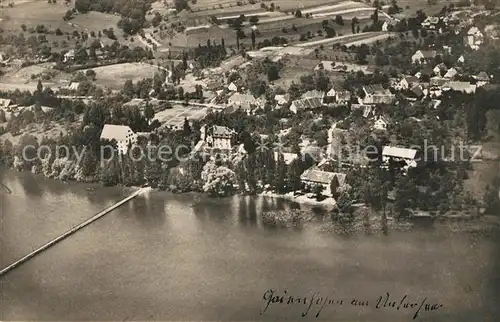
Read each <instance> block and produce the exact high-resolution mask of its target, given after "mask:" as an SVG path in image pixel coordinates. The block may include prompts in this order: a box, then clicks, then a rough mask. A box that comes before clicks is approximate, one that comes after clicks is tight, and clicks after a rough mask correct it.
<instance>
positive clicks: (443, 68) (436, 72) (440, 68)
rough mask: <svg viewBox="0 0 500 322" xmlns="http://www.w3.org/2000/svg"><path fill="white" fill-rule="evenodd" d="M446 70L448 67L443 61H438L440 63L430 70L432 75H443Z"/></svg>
mask: <svg viewBox="0 0 500 322" xmlns="http://www.w3.org/2000/svg"><path fill="white" fill-rule="evenodd" d="M447 70H448V67H446V65H445V64H443V63H440V64H437V65H436V67H434V69H433V70H432V72H433V73H434V75H436V76H440V77H443V76H444V74H446V71H447Z"/></svg>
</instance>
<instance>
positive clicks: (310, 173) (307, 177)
mask: <svg viewBox="0 0 500 322" xmlns="http://www.w3.org/2000/svg"><path fill="white" fill-rule="evenodd" d="M335 177H337V180H338V182H339V185H340V186H343V185H344V184H345V179H346V175H345V174H344V173H338V172H328V171H321V170H314V169H308V170H306V171H304V173H302V175H301V176H300V180H303V181H310V182H316V183H322V184H330V183H331V182H332V180H333V179H334V178H335Z"/></svg>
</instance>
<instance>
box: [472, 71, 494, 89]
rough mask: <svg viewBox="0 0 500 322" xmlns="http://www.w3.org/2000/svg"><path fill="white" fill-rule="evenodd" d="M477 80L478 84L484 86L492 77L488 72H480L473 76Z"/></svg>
mask: <svg viewBox="0 0 500 322" xmlns="http://www.w3.org/2000/svg"><path fill="white" fill-rule="evenodd" d="M472 77H473V78H474V79H475V80H476V86H477V87H482V86H484V85H486V84H488V83H489V82H490V77H489V76H488V74H486V72H480V73H479V74H477V75H476V76H472Z"/></svg>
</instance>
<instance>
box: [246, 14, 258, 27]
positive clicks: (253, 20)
mask: <svg viewBox="0 0 500 322" xmlns="http://www.w3.org/2000/svg"><path fill="white" fill-rule="evenodd" d="M248 21H249V22H250V23H251V24H252V25H256V24H257V23H258V22H259V17H257V16H252V17H250V19H249V20H248Z"/></svg>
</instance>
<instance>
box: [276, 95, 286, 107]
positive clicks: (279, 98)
mask: <svg viewBox="0 0 500 322" xmlns="http://www.w3.org/2000/svg"><path fill="white" fill-rule="evenodd" d="M274 100H275V101H276V104H277V105H278V106H280V107H281V106H283V105H285V104H287V103H288V102H289V101H290V95H289V94H284V95H280V94H277V95H274Z"/></svg>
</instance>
